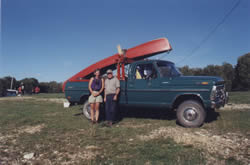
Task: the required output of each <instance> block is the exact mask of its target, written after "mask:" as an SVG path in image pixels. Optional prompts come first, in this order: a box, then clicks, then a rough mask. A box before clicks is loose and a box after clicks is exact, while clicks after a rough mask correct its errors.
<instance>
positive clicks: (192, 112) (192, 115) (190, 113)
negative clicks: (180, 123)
mask: <svg viewBox="0 0 250 165" xmlns="http://www.w3.org/2000/svg"><path fill="white" fill-rule="evenodd" d="M197 116H198V114H197V112H196V109H194V108H188V109H186V110H185V111H184V118H185V120H187V121H193V120H195V119H196V118H197Z"/></svg>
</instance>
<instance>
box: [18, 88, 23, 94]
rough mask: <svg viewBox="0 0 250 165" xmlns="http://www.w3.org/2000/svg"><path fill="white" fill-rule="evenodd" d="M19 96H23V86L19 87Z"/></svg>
mask: <svg viewBox="0 0 250 165" xmlns="http://www.w3.org/2000/svg"><path fill="white" fill-rule="evenodd" d="M18 94H19V95H22V87H21V86H20V87H18Z"/></svg>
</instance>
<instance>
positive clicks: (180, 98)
mask: <svg viewBox="0 0 250 165" xmlns="http://www.w3.org/2000/svg"><path fill="white" fill-rule="evenodd" d="M186 100H197V101H199V102H200V103H201V105H202V106H204V103H203V98H202V96H201V95H200V94H197V93H185V94H179V95H177V96H176V97H175V98H174V99H173V101H172V104H171V108H172V109H176V108H177V107H178V106H179V105H180V104H181V103H182V102H183V101H186Z"/></svg>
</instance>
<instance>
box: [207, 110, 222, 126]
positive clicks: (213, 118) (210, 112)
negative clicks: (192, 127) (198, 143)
mask: <svg viewBox="0 0 250 165" xmlns="http://www.w3.org/2000/svg"><path fill="white" fill-rule="evenodd" d="M219 116H220V113H219V112H215V111H214V109H209V110H208V111H207V117H206V120H205V123H212V122H213V121H216V120H217V119H218V117H219Z"/></svg>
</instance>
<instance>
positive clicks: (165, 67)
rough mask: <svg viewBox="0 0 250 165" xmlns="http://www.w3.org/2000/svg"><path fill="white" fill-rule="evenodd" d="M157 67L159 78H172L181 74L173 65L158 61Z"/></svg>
mask: <svg viewBox="0 0 250 165" xmlns="http://www.w3.org/2000/svg"><path fill="white" fill-rule="evenodd" d="M157 66H158V68H159V71H160V75H161V77H174V76H180V75H181V72H180V71H179V70H178V69H177V68H176V67H175V65H174V64H173V63H170V62H165V61H158V62H157Z"/></svg>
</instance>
